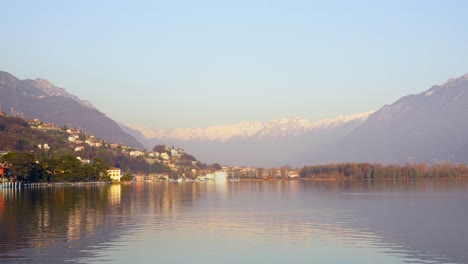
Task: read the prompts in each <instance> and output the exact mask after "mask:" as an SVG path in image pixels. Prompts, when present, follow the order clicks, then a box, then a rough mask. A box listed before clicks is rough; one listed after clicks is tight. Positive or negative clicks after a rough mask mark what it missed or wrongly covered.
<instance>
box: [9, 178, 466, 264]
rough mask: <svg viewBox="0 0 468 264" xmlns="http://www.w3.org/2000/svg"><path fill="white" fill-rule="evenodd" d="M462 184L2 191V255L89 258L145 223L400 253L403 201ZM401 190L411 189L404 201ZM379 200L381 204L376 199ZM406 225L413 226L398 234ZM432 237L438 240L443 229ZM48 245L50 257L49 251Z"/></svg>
mask: <svg viewBox="0 0 468 264" xmlns="http://www.w3.org/2000/svg"><path fill="white" fill-rule="evenodd" d="M460 182H461V181H450V180H428V181H426V180H419V181H418V180H416V181H414V180H408V181H401V180H398V181H394V180H386V181H371V180H368V181H299V180H298V181H252V182H227V183H226V184H225V185H223V186H220V185H217V184H214V183H198V182H186V183H171V182H161V183H137V184H121V185H111V186H82V187H56V188H43V189H29V190H28V189H25V190H11V189H9V190H0V226H1V228H0V252H1V253H0V261H1V260H2V259H12V257H13V256H14V255H16V256H17V257H19V258H20V259H22V258H25V259H32V260H37V259H38V258H39V259H40V260H42V261H43V262H45V261H53V262H57V261H60V260H63V261H65V260H70V259H78V258H80V257H82V255H83V252H87V253H86V254H87V255H86V256H87V257H89V258H91V259H92V258H93V256H95V255H99V247H101V248H102V247H106V244H107V243H108V242H110V241H114V240H116V239H118V238H119V237H121V236H122V235H123V234H128V233H129V232H133V231H132V230H135V229H138V228H143V229H144V228H148V225H149V226H154V225H162V227H173V228H176V227H180V226H182V227H185V228H187V227H188V228H193V229H195V230H202V231H203V232H205V231H209V230H211V231H216V232H218V231H222V232H228V234H229V232H230V231H229V230H235V233H232V234H231V235H232V236H238V237H252V236H255V235H258V234H269V235H268V236H267V237H266V238H273V239H280V240H281V241H284V242H285V243H288V244H297V243H299V244H301V243H304V244H307V243H308V242H309V240H310V239H311V238H317V237H321V238H323V239H331V238H335V237H340V236H341V238H343V241H342V242H343V243H350V244H352V243H353V241H357V240H358V239H359V237H360V236H361V238H362V237H363V236H368V242H369V243H382V244H383V245H384V246H385V245H391V243H394V244H395V245H396V246H399V247H400V249H401V245H402V243H401V240H402V238H411V237H410V234H409V233H411V232H416V231H417V230H420V229H421V228H419V227H418V226H415V225H414V224H413V225H411V224H408V225H406V224H405V223H406V222H411V221H412V219H411V218H408V219H406V218H405V217H404V215H402V214H408V215H410V214H411V212H410V211H405V210H403V209H405V208H406V209H407V210H410V209H411V210H414V208H410V207H408V206H405V203H406V202H407V201H415V202H418V201H422V200H424V199H422V200H421V199H419V198H417V197H418V196H417V195H421V194H424V193H426V192H427V193H429V194H431V195H432V194H434V193H439V192H440V193H446V192H462V193H463V192H467V191H468V184H466V182H465V183H464V184H460ZM373 194H376V195H375V196H372V197H373V198H369V195H373ZM395 194H397V195H395ZM399 194H409V195H410V196H411V194H417V195H415V196H411V197H415V198H410V199H403V198H401V197H400V196H401V195H399ZM379 197H380V198H379ZM428 197H429V198H430V197H432V196H428ZM379 199H380V200H381V201H382V202H384V203H385V205H384V206H380V205H379V203H378V200H379ZM397 199H402V200H400V201H398V200H397ZM415 199H419V200H415ZM389 201H390V202H389ZM393 201H395V203H394V202H393ZM388 202H389V203H388ZM424 204H427V203H421V205H424ZM379 206H380V207H379ZM392 206H393V207H392ZM385 208H388V209H389V210H394V211H398V212H397V213H395V214H396V215H393V216H392V217H393V218H391V217H390V216H385V214H384V213H385V211H386V209H385ZM465 208H466V207H465ZM397 209H398V210H397ZM447 212H453V211H450V210H447ZM430 215H433V214H430ZM440 218H441V219H443V217H440ZM462 218H463V217H462ZM389 219H390V220H391V222H392V223H398V221H400V220H401V221H400V222H401V223H400V224H402V226H399V227H398V226H397V229H395V227H394V226H392V225H390V222H389V221H390V220H389ZM463 219H466V217H464V218H463ZM403 220H404V221H403ZM427 220H429V221H428V222H430V223H431V224H433V223H434V221H432V220H430V219H427ZM386 223H387V224H389V225H388V226H385V224H386ZM417 225H420V226H424V223H423V222H422V223H418V224H417ZM233 227H234V229H233ZM409 227H412V228H414V229H413V230H407V232H406V233H404V232H401V230H403V229H402V228H409ZM433 227H434V226H433ZM444 228H447V227H444ZM405 230H406V229H405ZM380 231H381V232H380ZM430 233H434V230H432V231H431V232H428V233H426V234H422V235H423V236H425V237H427V239H426V240H428V241H429V240H430V239H431V234H430ZM465 233H466V232H465ZM434 234H437V235H439V236H442V234H440V232H439V233H437V232H435V233H434ZM314 236H315V237H314ZM355 237H357V238H355ZM432 238H434V237H432ZM353 239H354V240H353ZM356 239H357V240H356ZM362 239H364V238H362ZM362 239H361V240H362ZM434 239H439V240H440V238H434ZM433 241H436V240H433ZM448 242H450V241H448ZM421 243H422V242H421V241H419V240H417V241H410V242H409V243H408V244H405V245H404V246H405V248H407V249H414V250H415V251H417V250H424V249H427V248H429V249H431V250H432V247H428V246H427V245H423V244H421ZM54 251H55V252H56V253H55V255H53V254H52V255H51V256H53V259H51V257H50V256H49V253H51V252H54ZM57 252H58V253H57ZM60 252H62V254H60ZM454 254H457V252H454Z"/></svg>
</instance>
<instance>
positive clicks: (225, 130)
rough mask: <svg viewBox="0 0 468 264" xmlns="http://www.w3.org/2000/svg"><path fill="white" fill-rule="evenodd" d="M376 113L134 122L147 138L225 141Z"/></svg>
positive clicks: (280, 134) (301, 130)
mask: <svg viewBox="0 0 468 264" xmlns="http://www.w3.org/2000/svg"><path fill="white" fill-rule="evenodd" d="M372 113H373V111H369V112H365V113H360V114H355V115H340V116H337V117H334V118H325V119H322V120H319V121H316V122H312V121H310V120H309V119H307V118H304V117H299V116H292V117H287V118H280V119H274V120H271V121H267V122H240V123H237V124H232V125H226V126H210V127H207V128H176V129H158V128H150V127H138V126H134V127H133V128H134V129H136V130H138V131H140V132H141V133H142V134H143V135H144V136H145V138H147V139H159V140H168V139H170V140H174V139H175V140H203V141H221V142H225V141H227V140H230V139H233V138H237V139H245V138H263V139H267V138H269V139H278V138H284V137H291V136H299V135H302V134H305V133H308V132H311V131H318V130H331V129H335V128H337V127H339V126H341V125H343V124H346V123H349V122H355V123H362V122H363V121H364V120H366V119H367V118H368V117H369V115H371V114H372Z"/></svg>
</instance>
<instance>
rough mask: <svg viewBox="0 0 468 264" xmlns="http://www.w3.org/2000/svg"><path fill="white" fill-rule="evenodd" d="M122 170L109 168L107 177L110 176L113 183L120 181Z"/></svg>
mask: <svg viewBox="0 0 468 264" xmlns="http://www.w3.org/2000/svg"><path fill="white" fill-rule="evenodd" d="M120 172H121V171H120V169H119V168H116V167H109V168H107V175H109V176H110V178H111V180H112V181H118V182H119V181H120V177H122V176H121V175H120Z"/></svg>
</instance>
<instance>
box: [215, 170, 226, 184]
mask: <svg viewBox="0 0 468 264" xmlns="http://www.w3.org/2000/svg"><path fill="white" fill-rule="evenodd" d="M214 174H215V177H214V180H215V181H217V182H222V181H226V179H227V172H226V171H225V170H219V171H215V173H214Z"/></svg>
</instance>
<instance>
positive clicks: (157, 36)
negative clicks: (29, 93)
mask: <svg viewBox="0 0 468 264" xmlns="http://www.w3.org/2000/svg"><path fill="white" fill-rule="evenodd" d="M467 10H468V1H450V0H447V1H442V0H440V1H413V0H410V1H408V0H404V1H396V0H392V1H378V0H374V1H294V0H288V1H254V0H246V1H242V0H236V1H215V0H213V1H174V0H171V1H94V0H91V1H83V0H80V1H63V0H57V1H46V0H41V1H36V0H31V1H21V0H16V1H2V3H1V4H0V11H1V12H0V13H1V15H0V24H1V28H2V30H1V37H0V70H3V71H7V72H10V73H12V74H13V75H16V76H17V77H19V78H22V79H23V78H38V77H40V78H45V79H48V80H50V81H51V82H52V83H54V84H55V85H57V86H59V87H64V88H66V89H67V90H68V91H69V92H70V93H73V94H75V95H77V96H79V97H80V98H82V99H86V100H89V101H91V102H92V103H93V104H94V105H95V106H96V107H97V108H98V109H100V110H101V111H102V112H104V113H106V114H107V115H108V116H110V117H111V118H113V119H114V120H116V121H120V122H123V123H132V124H144V125H151V126H156V127H162V128H170V127H199V126H208V125H220V124H229V123H234V122H239V121H262V120H265V121H266V120H270V119H274V118H280V117H286V116H291V115H300V116H305V117H307V118H310V119H312V120H317V119H320V118H323V117H332V116H335V115H338V114H352V113H358V112H364V111H367V110H370V109H378V108H380V107H381V106H383V105H384V104H390V103H392V102H394V101H395V100H397V99H399V98H400V97H402V96H404V95H408V94H414V93H419V92H421V91H423V90H426V89H428V88H429V87H430V86H431V85H432V84H435V83H440V82H442V81H445V80H446V79H448V78H450V77H457V76H460V75H463V74H465V73H468V15H467Z"/></svg>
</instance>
